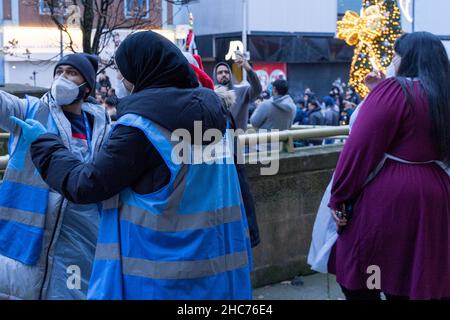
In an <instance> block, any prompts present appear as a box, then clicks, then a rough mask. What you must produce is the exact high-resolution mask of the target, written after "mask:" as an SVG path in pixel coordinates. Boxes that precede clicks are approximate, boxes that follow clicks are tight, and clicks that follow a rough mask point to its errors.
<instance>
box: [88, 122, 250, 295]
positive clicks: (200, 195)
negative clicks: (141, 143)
mask: <svg viewBox="0 0 450 320" xmlns="http://www.w3.org/2000/svg"><path fill="white" fill-rule="evenodd" d="M117 124H120V125H125V126H130V127H135V128H138V129H140V130H142V132H144V133H145V135H146V137H147V138H148V139H149V141H150V142H151V143H152V145H153V146H154V147H155V148H156V149H157V150H158V152H159V153H160V155H161V156H162V158H163V160H164V161H165V163H166V165H167V167H168V168H169V170H170V174H171V178H170V182H169V183H168V184H167V185H166V186H165V187H163V188H162V189H161V190H159V191H156V192H154V193H150V194H137V193H136V192H134V191H133V190H132V189H131V188H128V189H126V190H124V191H123V192H121V194H120V196H118V197H114V198H112V199H110V200H108V201H105V202H104V204H103V211H102V217H101V223H100V231H99V240H98V243H97V248H96V257H95V261H94V267H93V272H92V276H91V281H90V285H89V292H88V298H89V299H172V300H173V299H251V298H252V289H251V281H250V269H251V251H250V250H251V249H250V242H249V236H248V226H247V221H246V217H245V211H244V206H243V203H242V197H241V194H240V189H239V181H238V177H237V172H236V168H235V165H234V163H233V161H232V154H227V155H226V156H225V158H226V160H227V161H216V163H214V164H211V163H210V164H207V163H201V164H185V163H184V164H183V163H179V162H178V161H174V159H176V158H177V157H176V156H173V153H174V150H176V148H175V147H176V142H173V141H171V133H170V132H169V131H167V130H166V129H164V128H162V127H161V126H159V125H157V124H155V123H153V122H152V121H150V120H149V119H146V118H144V117H141V116H138V115H134V114H127V115H125V116H123V117H121V118H120V119H119V121H118V123H117ZM224 141H225V140H224ZM189 148H190V152H192V149H193V148H192V147H191V146H190V145H189ZM222 160H225V159H222ZM220 162H222V163H220ZM121 174H126V172H122V173H121Z"/></svg>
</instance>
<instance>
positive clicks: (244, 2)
mask: <svg viewBox="0 0 450 320" xmlns="http://www.w3.org/2000/svg"><path fill="white" fill-rule="evenodd" d="M242 15H243V16H242V44H243V45H244V48H243V50H244V52H243V54H244V56H245V53H246V52H247V34H248V30H247V27H248V0H242ZM242 80H243V81H246V80H247V71H246V70H245V69H244V68H243V69H242Z"/></svg>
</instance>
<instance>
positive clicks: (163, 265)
mask: <svg viewBox="0 0 450 320" xmlns="http://www.w3.org/2000/svg"><path fill="white" fill-rule="evenodd" d="M118 250H119V246H118V244H98V245H97V252H96V256H95V258H96V259H97V260H120V259H121V265H122V268H123V274H125V275H130V276H138V277H144V278H151V279H162V280H164V279H168V280H178V279H196V278H202V277H209V276H214V275H216V274H219V273H223V272H228V271H233V270H236V269H240V268H244V267H246V266H248V253H247V251H242V252H236V253H233V254H228V255H224V256H220V257H216V258H212V259H209V260H197V261H151V260H144V259H136V258H127V257H122V258H121V257H120V254H118ZM102 258H103V259H102Z"/></svg>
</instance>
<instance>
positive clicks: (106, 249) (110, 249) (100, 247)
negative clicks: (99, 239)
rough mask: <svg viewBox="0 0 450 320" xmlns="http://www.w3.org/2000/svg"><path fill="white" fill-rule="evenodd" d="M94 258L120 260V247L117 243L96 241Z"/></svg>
mask: <svg viewBox="0 0 450 320" xmlns="http://www.w3.org/2000/svg"><path fill="white" fill-rule="evenodd" d="M95 260H120V247H119V244H117V243H97V247H96V248H95Z"/></svg>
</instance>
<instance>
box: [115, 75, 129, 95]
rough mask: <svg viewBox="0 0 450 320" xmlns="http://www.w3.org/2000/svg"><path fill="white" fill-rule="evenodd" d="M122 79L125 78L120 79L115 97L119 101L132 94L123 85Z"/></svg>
mask: <svg viewBox="0 0 450 320" xmlns="http://www.w3.org/2000/svg"><path fill="white" fill-rule="evenodd" d="M124 79H125V78H122V79H121V80H119V83H118V84H117V88H116V96H117V98H119V99H122V98H125V97H127V96H129V95H130V94H131V93H132V92H130V91H129V90H128V89H127V87H125V84H124V83H123V80H124Z"/></svg>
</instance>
